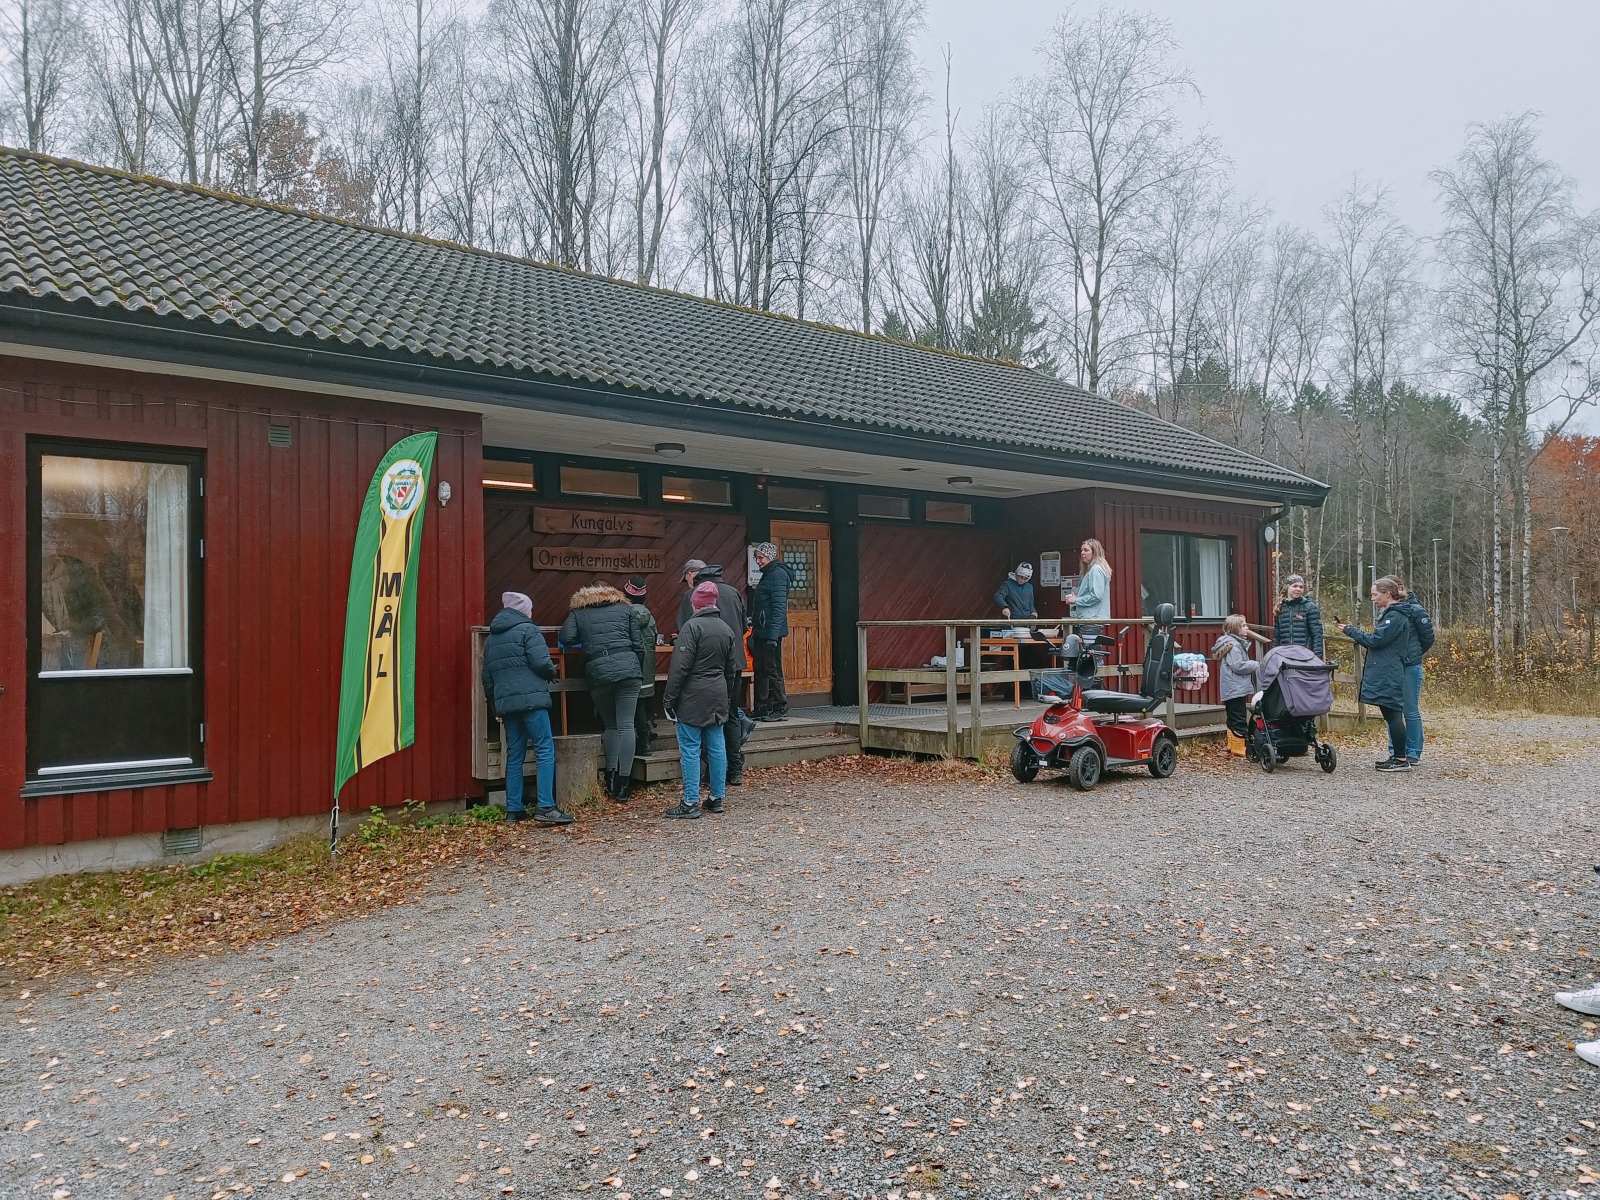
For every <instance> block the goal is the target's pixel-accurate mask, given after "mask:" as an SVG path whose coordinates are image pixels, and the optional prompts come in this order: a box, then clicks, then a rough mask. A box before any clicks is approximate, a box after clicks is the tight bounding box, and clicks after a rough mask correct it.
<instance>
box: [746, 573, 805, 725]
mask: <svg viewBox="0 0 1600 1200" xmlns="http://www.w3.org/2000/svg"><path fill="white" fill-rule="evenodd" d="M755 555H756V566H758V567H760V568H761V582H760V583H758V584H756V586H755V589H754V590H753V591H752V592H751V593H750V639H751V642H752V645H751V647H750V649H751V657H752V658H754V659H755V668H756V699H755V710H754V712H753V713H752V715H753V716H754V717H755V719H756V720H758V721H787V720H788V719H789V693H788V690H787V689H786V688H785V687H784V684H783V639H784V638H786V637H788V636H789V590H790V589H791V588H792V587H793V586H794V570H793V569H792V568H791V567H790V566H789V564H788V563H786V562H784V561H783V560H782V559H780V558H779V557H778V547H777V546H775V545H773V543H771V542H762V543H761V544H760V545H759V546H757V547H756V549H755Z"/></svg>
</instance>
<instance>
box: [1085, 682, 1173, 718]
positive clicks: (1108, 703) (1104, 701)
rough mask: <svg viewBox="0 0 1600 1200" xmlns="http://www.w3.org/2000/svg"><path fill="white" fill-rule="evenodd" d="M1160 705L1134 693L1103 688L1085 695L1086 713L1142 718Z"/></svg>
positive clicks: (1147, 697) (1156, 701) (1158, 702)
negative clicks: (1137, 716) (1138, 716)
mask: <svg viewBox="0 0 1600 1200" xmlns="http://www.w3.org/2000/svg"><path fill="white" fill-rule="evenodd" d="M1160 703H1161V701H1159V700H1152V699H1151V698H1150V697H1149V696H1138V695H1135V694H1134V693H1132V692H1113V691H1110V690H1107V689H1102V688H1096V689H1095V690H1094V691H1092V692H1084V693H1083V711H1084V712H1092V713H1108V714H1115V715H1118V716H1123V715H1141V716H1142V715H1143V714H1144V713H1147V712H1149V711H1150V710H1151V709H1152V708H1154V707H1155V706H1156V705H1158V704H1160Z"/></svg>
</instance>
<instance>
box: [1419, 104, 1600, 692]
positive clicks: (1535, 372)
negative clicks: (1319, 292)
mask: <svg viewBox="0 0 1600 1200" xmlns="http://www.w3.org/2000/svg"><path fill="white" fill-rule="evenodd" d="M1433 178H1434V182H1435V183H1436V184H1437V185H1438V187H1439V191H1440V196H1441V199H1442V201H1443V204H1444V209H1445V217H1446V227H1445V231H1444V233H1443V235H1442V237H1441V238H1440V243H1439V245H1440V252H1441V253H1440V258H1441V262H1442V265H1443V266H1444V268H1445V271H1446V275H1447V282H1446V284H1445V287H1444V290H1443V299H1444V304H1443V305H1442V314H1443V316H1444V319H1445V327H1446V329H1447V330H1448V334H1449V341H1450V345H1451V348H1452V349H1453V350H1454V352H1455V355H1456V359H1457V362H1458V364H1459V366H1460V367H1461V368H1462V369H1463V370H1464V372H1465V374H1466V375H1467V376H1468V378H1470V380H1471V381H1472V384H1473V386H1474V391H1475V393H1476V395H1477V397H1478V401H1479V406H1480V411H1481V412H1482V414H1483V416H1484V419H1485V420H1486V421H1488V422H1489V424H1490V425H1491V427H1492V430H1493V432H1492V436H1493V437H1494V458H1493V472H1494V474H1493V478H1492V480H1491V502H1492V504H1493V525H1494V541H1495V545H1494V560H1495V561H1494V622H1493V628H1494V634H1495V647H1496V663H1497V666H1498V663H1499V648H1500V640H1501V637H1502V635H1503V629H1504V617H1503V601H1504V600H1510V602H1511V603H1510V605H1509V607H1510V609H1511V616H1512V620H1511V625H1512V640H1513V647H1514V649H1515V650H1516V652H1517V653H1518V654H1519V655H1523V656H1525V655H1526V652H1527V642H1528V634H1529V629H1530V615H1529V614H1530V609H1531V603H1532V596H1531V591H1532V571H1531V555H1532V543H1533V525H1532V506H1531V501H1530V495H1529V488H1530V474H1531V465H1532V458H1533V447H1532V422H1533V421H1534V419H1535V418H1536V417H1538V416H1540V415H1541V414H1542V413H1543V412H1545V411H1546V410H1547V409H1548V408H1550V407H1551V406H1552V405H1555V406H1559V408H1560V409H1562V410H1564V411H1560V412H1557V413H1556V415H1555V420H1554V421H1553V422H1552V425H1553V427H1554V428H1555V429H1557V430H1559V429H1561V428H1564V427H1565V425H1566V424H1567V423H1568V422H1569V421H1570V420H1571V418H1572V417H1573V415H1575V413H1576V412H1577V410H1578V408H1579V407H1581V406H1582V405H1584V404H1586V403H1589V402H1590V401H1592V400H1593V399H1594V397H1595V395H1596V379H1595V372H1594V370H1593V353H1594V336H1593V335H1594V332H1595V330H1596V320H1597V318H1600V255H1597V249H1600V247H1597V243H1596V230H1597V218H1596V217H1595V216H1590V217H1587V218H1585V217H1580V216H1579V215H1578V214H1577V213H1576V212H1575V211H1574V209H1573V204H1572V183H1571V181H1570V180H1569V179H1567V178H1566V177H1565V176H1564V175H1562V174H1561V172H1560V171H1559V170H1558V169H1557V168H1556V167H1555V165H1554V164H1553V163H1551V162H1550V161H1549V160H1548V159H1546V158H1544V157H1543V156H1542V155H1541V154H1540V152H1539V147H1538V123H1537V120H1536V118H1535V117H1534V115H1533V114H1532V113H1522V114H1520V115H1518V116H1512V117H1507V118H1504V119H1502V120H1499V121H1495V122H1490V123H1488V124H1477V125H1472V126H1469V127H1468V130H1467V141H1466V145H1465V147H1464V148H1463V149H1462V152H1461V154H1460V156H1459V157H1458V158H1457V160H1456V164H1455V166H1454V167H1453V168H1450V169H1445V170H1440V171H1437V172H1435V173H1434V176H1433ZM1502 470H1504V471H1505V473H1506V475H1507V476H1508V477H1507V478H1506V479H1504V480H1503V481H1502V479H1501V472H1502ZM1507 491H1509V492H1510V493H1511V497H1512V499H1511V505H1512V514H1511V515H1512V520H1511V529H1510V536H1511V538H1512V539H1514V540H1515V541H1516V542H1520V548H1519V549H1520V553H1518V554H1516V555H1514V556H1513V571H1512V572H1511V573H1510V574H1511V579H1510V580H1509V581H1506V580H1505V575H1506V572H1505V568H1504V565H1503V563H1502V561H1501V554H1502V547H1503V546H1504V545H1505V542H1506V530H1505V529H1504V528H1503V513H1502V510H1503V508H1504V503H1503V497H1504V494H1505V492H1507ZM1518 582H1520V587H1516V586H1515V584H1517V583H1518ZM1503 589H1504V592H1509V595H1504V594H1503Z"/></svg>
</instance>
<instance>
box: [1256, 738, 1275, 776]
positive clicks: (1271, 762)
mask: <svg viewBox="0 0 1600 1200" xmlns="http://www.w3.org/2000/svg"><path fill="white" fill-rule="evenodd" d="M1256 757H1257V758H1258V759H1260V760H1261V769H1262V770H1263V771H1265V772H1266V773H1267V774H1268V775H1271V774H1272V770H1273V768H1274V767H1276V766H1277V765H1278V752H1277V751H1276V750H1274V749H1273V748H1272V735H1271V734H1269V733H1258V734H1256Z"/></svg>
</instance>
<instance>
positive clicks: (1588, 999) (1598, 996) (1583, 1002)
mask: <svg viewBox="0 0 1600 1200" xmlns="http://www.w3.org/2000/svg"><path fill="white" fill-rule="evenodd" d="M1555 1001H1556V1003H1557V1004H1559V1005H1561V1007H1562V1008H1570V1009H1571V1010H1572V1011H1573V1012H1580V1013H1582V1014H1583V1015H1584V1016H1586V1017H1600V985H1597V986H1595V987H1591V988H1584V989H1583V990H1582V991H1581V992H1557V993H1556V995H1555Z"/></svg>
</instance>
